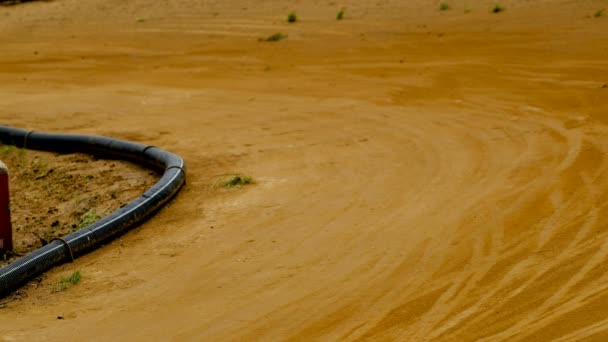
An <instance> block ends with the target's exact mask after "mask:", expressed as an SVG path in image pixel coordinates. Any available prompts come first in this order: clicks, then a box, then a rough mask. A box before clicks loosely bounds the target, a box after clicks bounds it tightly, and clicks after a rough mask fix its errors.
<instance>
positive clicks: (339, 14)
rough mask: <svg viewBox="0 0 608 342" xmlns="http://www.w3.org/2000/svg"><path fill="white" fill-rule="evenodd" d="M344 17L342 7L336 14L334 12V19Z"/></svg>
mask: <svg viewBox="0 0 608 342" xmlns="http://www.w3.org/2000/svg"><path fill="white" fill-rule="evenodd" d="M342 19H344V8H343V9H341V10H340V11H339V12H338V14H336V20H342Z"/></svg>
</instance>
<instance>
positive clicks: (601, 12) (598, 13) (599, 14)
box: [593, 8, 606, 18]
mask: <svg viewBox="0 0 608 342" xmlns="http://www.w3.org/2000/svg"><path fill="white" fill-rule="evenodd" d="M605 12H606V9H605V8H602V9H601V10H598V11H597V12H595V14H594V15H593V16H594V17H596V18H599V17H603V16H604V14H605Z"/></svg>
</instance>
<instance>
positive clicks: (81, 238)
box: [0, 126, 186, 298]
mask: <svg viewBox="0 0 608 342" xmlns="http://www.w3.org/2000/svg"><path fill="white" fill-rule="evenodd" d="M0 143H2V144H5V145H14V146H17V147H20V148H28V149H32V150H41V151H51V152H59V153H76V152H80V153H88V154H94V155H98V156H105V157H111V158H114V159H123V160H128V161H132V162H135V163H139V164H143V165H145V166H148V167H150V168H153V169H157V170H164V174H163V176H162V177H161V179H160V180H159V181H158V182H157V183H156V184H154V185H153V186H152V187H151V188H150V189H148V190H147V191H146V192H145V193H144V194H143V195H141V196H139V197H138V198H136V199H135V200H134V201H132V202H131V203H129V204H127V205H126V206H124V207H122V208H120V209H118V210H116V211H115V212H113V213H112V214H110V215H109V216H106V217H104V218H103V219H101V220H99V221H97V222H95V223H93V224H92V225H90V226H87V227H85V228H82V229H80V230H78V231H76V232H74V233H72V234H69V235H67V236H64V237H63V238H60V239H53V240H52V241H51V242H50V243H49V244H47V245H45V246H43V247H41V248H39V249H37V250H35V251H33V252H32V253H30V254H28V255H26V256H24V257H22V258H19V259H18V260H16V261H15V262H13V263H11V264H9V265H6V266H4V267H2V268H0V298H2V297H4V296H6V295H7V294H9V293H10V292H12V291H14V290H16V289H17V288H18V287H19V286H21V285H23V284H24V283H25V282H27V281H28V280H31V279H32V278H34V277H36V276H38V275H40V274H42V273H43V272H45V271H47V270H49V269H50V268H52V267H54V266H57V265H59V264H62V263H64V262H65V261H72V260H73V259H74V258H77V257H78V256H81V255H83V254H85V253H87V252H88V251H90V250H92V249H94V248H97V247H99V246H101V245H103V244H105V243H107V242H108V241H110V240H112V239H114V238H115V237H117V236H118V235H120V234H122V233H124V232H125V231H127V230H129V229H130V228H132V227H134V226H136V225H137V224H139V223H141V222H143V221H144V220H146V219H147V218H149V217H150V216H151V215H152V214H153V213H154V212H155V211H157V210H158V209H160V207H162V206H163V205H164V204H165V203H167V202H168V201H169V200H170V199H171V198H173V196H175V195H176V194H177V193H178V192H179V190H180V189H181V187H182V186H183V185H184V184H185V182H186V166H185V164H184V161H183V159H182V158H181V157H179V156H177V155H175V154H173V153H170V152H167V151H164V150H161V149H160V148H158V147H155V146H147V145H142V144H138V143H133V142H130V141H125V140H118V139H112V138H108V137H102V136H91V135H76V134H50V133H42V132H34V131H27V130H23V129H18V128H12V127H6V126H0Z"/></svg>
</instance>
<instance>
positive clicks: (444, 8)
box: [439, 2, 450, 11]
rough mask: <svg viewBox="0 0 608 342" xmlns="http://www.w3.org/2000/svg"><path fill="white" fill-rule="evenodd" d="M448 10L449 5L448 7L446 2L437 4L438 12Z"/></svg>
mask: <svg viewBox="0 0 608 342" xmlns="http://www.w3.org/2000/svg"><path fill="white" fill-rule="evenodd" d="M449 9H450V5H448V3H447V2H442V3H440V4H439V10H440V11H447V10H449Z"/></svg>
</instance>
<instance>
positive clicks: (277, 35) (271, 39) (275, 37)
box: [258, 32, 287, 42]
mask: <svg viewBox="0 0 608 342" xmlns="http://www.w3.org/2000/svg"><path fill="white" fill-rule="evenodd" d="M285 38H287V35H285V34H282V33H281V32H278V33H275V34H273V35H271V36H268V37H266V38H260V39H258V41H260V42H278V41H279V40H283V39H285Z"/></svg>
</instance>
